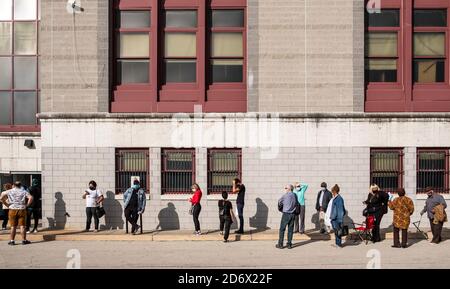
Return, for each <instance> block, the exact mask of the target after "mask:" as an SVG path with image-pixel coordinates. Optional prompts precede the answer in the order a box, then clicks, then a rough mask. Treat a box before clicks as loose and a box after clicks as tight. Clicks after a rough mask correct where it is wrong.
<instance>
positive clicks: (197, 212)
mask: <svg viewBox="0 0 450 289" xmlns="http://www.w3.org/2000/svg"><path fill="white" fill-rule="evenodd" d="M201 210H202V206H201V205H200V204H199V203H197V204H195V205H194V211H193V212H192V217H193V218H194V226H195V231H196V232H198V231H200V221H199V220H198V217H199V216H200V212H201Z"/></svg>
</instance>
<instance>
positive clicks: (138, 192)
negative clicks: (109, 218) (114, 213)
mask: <svg viewBox="0 0 450 289" xmlns="http://www.w3.org/2000/svg"><path fill="white" fill-rule="evenodd" d="M123 199H124V201H123V207H124V215H125V219H126V221H127V222H130V224H131V234H133V235H134V234H136V233H137V232H139V229H140V227H141V226H139V225H138V224H137V221H138V219H139V216H140V215H142V214H143V213H144V211H145V205H146V203H147V200H146V196H145V190H144V189H143V188H141V183H140V182H139V180H137V179H136V180H134V181H133V185H132V186H131V188H129V189H127V190H126V191H125V193H123Z"/></svg>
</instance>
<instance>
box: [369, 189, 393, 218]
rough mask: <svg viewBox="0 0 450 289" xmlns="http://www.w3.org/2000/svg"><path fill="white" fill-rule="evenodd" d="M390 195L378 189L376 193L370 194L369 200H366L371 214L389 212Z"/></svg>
mask: <svg viewBox="0 0 450 289" xmlns="http://www.w3.org/2000/svg"><path fill="white" fill-rule="evenodd" d="M388 201H389V195H388V194H387V193H386V192H384V191H378V192H377V193H375V194H370V193H369V194H368V195H367V200H366V201H365V202H364V203H365V204H366V205H367V212H368V213H369V214H371V215H379V214H387V212H388Z"/></svg>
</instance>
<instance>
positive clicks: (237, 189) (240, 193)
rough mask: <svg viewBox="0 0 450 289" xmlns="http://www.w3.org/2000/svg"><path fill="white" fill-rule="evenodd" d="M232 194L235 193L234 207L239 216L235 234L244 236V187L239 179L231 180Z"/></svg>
mask: <svg viewBox="0 0 450 289" xmlns="http://www.w3.org/2000/svg"><path fill="white" fill-rule="evenodd" d="M233 193H234V194H236V193H237V198H236V207H237V211H238V216H239V229H238V230H237V231H235V232H234V233H236V234H244V205H245V186H244V184H243V183H242V182H241V180H240V179H238V178H235V179H234V180H233Z"/></svg>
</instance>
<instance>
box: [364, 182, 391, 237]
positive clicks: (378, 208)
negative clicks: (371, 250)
mask: <svg viewBox="0 0 450 289" xmlns="http://www.w3.org/2000/svg"><path fill="white" fill-rule="evenodd" d="M388 202H389V195H388V194H387V193H386V192H384V191H382V190H380V188H379V187H378V186H377V185H376V184H372V185H371V186H370V187H369V194H368V196H367V199H366V200H365V201H364V202H363V203H364V204H365V205H366V206H367V207H366V210H365V211H366V213H367V215H373V216H374V225H373V229H372V242H374V243H376V242H380V241H381V236H380V224H381V220H382V219H383V216H384V214H387V212H388Z"/></svg>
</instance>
